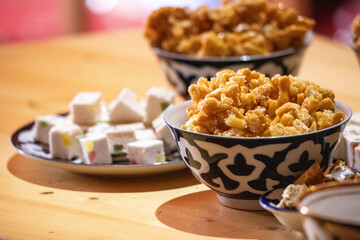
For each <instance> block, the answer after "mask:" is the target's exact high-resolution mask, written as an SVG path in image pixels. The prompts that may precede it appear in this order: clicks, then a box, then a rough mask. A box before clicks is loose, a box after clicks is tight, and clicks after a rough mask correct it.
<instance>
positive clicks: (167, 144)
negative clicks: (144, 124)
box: [151, 112, 177, 154]
mask: <svg viewBox="0 0 360 240" xmlns="http://www.w3.org/2000/svg"><path fill="white" fill-rule="evenodd" d="M151 124H152V126H153V128H154V129H155V134H156V137H157V138H158V139H161V140H163V141H164V148H165V153H166V154H169V153H171V152H173V151H175V150H176V149H177V146H176V141H175V139H174V137H173V136H172V133H171V131H170V129H169V127H168V126H167V125H166V123H165V121H164V112H163V113H161V114H160V115H159V116H158V117H157V118H155V119H154V121H152V123H151Z"/></svg>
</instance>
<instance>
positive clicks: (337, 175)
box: [324, 160, 360, 182]
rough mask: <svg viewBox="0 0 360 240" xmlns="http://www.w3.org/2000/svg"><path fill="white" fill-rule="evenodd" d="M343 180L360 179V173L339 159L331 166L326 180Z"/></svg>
mask: <svg viewBox="0 0 360 240" xmlns="http://www.w3.org/2000/svg"><path fill="white" fill-rule="evenodd" d="M343 180H360V174H359V173H355V172H353V170H351V168H349V167H348V166H346V165H345V162H343V161H341V160H337V161H336V162H335V164H334V165H333V166H332V167H331V168H330V170H329V174H327V175H326V176H325V179H324V181H325V182H331V181H343Z"/></svg>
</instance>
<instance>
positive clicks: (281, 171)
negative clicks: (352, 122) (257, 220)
mask: <svg viewBox="0 0 360 240" xmlns="http://www.w3.org/2000/svg"><path fill="white" fill-rule="evenodd" d="M191 104H192V101H186V102H183V103H180V104H178V105H175V106H172V107H169V108H168V109H167V110H166V112H165V114H164V119H165V121H166V123H167V124H168V126H169V127H170V129H171V131H172V133H173V135H174V137H175V140H176V142H177V145H178V148H179V152H180V155H181V157H182V159H183V160H184V162H185V164H186V165H187V166H188V167H189V168H190V169H191V171H192V172H193V174H194V175H195V176H196V177H197V178H198V179H199V181H200V182H202V183H204V184H205V185H207V186H208V187H210V188H211V189H213V190H215V191H216V193H217V197H218V200H219V201H220V202H221V203H222V204H224V205H226V206H229V207H232V208H239V209H248V210H251V209H254V210H255V209H261V206H260V205H259V202H258V200H259V197H260V196H261V195H262V194H264V193H265V192H267V191H270V190H272V189H276V188H285V187H286V186H287V185H289V184H290V183H292V182H293V181H294V180H295V179H296V178H297V177H299V176H300V174H301V173H303V172H304V171H306V170H307V169H308V168H309V167H310V166H311V165H312V164H313V163H314V162H318V163H319V164H320V165H321V166H322V167H323V168H326V167H327V166H328V165H329V159H330V158H331V156H332V153H333V150H334V149H335V145H336V144H337V142H338V139H339V135H340V133H341V131H342V130H343V128H344V127H345V124H346V123H347V121H348V120H349V118H350V117H351V109H350V108H349V106H347V105H346V104H344V103H341V102H338V101H336V103H335V108H336V111H337V110H342V111H344V112H345V115H346V119H345V120H344V121H343V122H341V123H339V124H337V125H334V126H332V127H330V128H327V129H323V130H320V131H316V132H311V133H306V134H300V135H293V136H283V137H242V138H236V137H222V136H215V135H209V134H200V133H195V132H190V131H187V130H183V129H181V126H182V125H183V124H184V123H185V122H186V120H187V118H186V109H187V108H188V107H189V106H190V105H191Z"/></svg>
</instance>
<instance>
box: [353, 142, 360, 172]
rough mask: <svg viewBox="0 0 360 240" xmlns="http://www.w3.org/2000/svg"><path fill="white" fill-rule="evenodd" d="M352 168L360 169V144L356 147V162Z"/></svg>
mask: <svg viewBox="0 0 360 240" xmlns="http://www.w3.org/2000/svg"><path fill="white" fill-rule="evenodd" d="M352 168H353V169H356V170H358V171H360V146H356V147H355V148H354V163H353V165H352Z"/></svg>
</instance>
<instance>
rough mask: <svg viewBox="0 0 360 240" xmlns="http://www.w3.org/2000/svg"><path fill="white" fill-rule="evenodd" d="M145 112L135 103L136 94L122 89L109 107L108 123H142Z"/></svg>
mask: <svg viewBox="0 0 360 240" xmlns="http://www.w3.org/2000/svg"><path fill="white" fill-rule="evenodd" d="M144 116H145V111H144V109H143V107H142V105H141V104H140V103H139V102H137V101H136V93H134V92H133V91H131V90H130V89H128V88H124V89H123V90H122V91H121V93H120V94H119V96H118V98H117V99H115V100H114V101H113V102H111V103H110V105H109V118H110V122H112V123H117V122H142V121H143V120H144Z"/></svg>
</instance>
